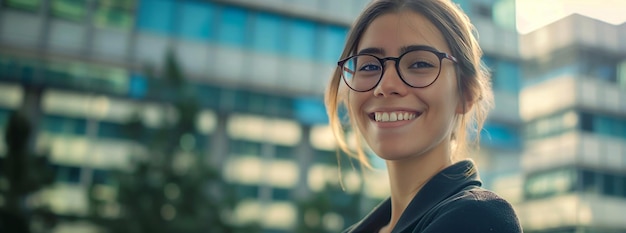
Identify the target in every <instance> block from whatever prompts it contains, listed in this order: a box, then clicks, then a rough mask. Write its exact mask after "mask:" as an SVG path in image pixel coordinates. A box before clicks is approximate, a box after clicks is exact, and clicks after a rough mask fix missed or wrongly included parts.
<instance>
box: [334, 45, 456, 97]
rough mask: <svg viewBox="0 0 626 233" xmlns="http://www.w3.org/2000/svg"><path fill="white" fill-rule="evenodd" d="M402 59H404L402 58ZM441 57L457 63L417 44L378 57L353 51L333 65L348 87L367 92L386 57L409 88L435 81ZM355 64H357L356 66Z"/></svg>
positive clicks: (379, 79)
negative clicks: (396, 52) (393, 62)
mask: <svg viewBox="0 0 626 233" xmlns="http://www.w3.org/2000/svg"><path fill="white" fill-rule="evenodd" d="M433 55H434V56H433ZM403 58H405V59H404V60H402V59H403ZM444 58H446V59H449V60H450V61H452V62H454V63H457V59H456V58H455V57H454V56H452V55H449V54H447V53H443V52H439V51H437V50H436V49H434V48H431V47H428V46H417V47H416V48H413V49H410V50H408V51H406V52H404V53H402V54H401V55H400V56H399V57H385V58H379V57H377V56H374V55H372V54H357V55H353V56H350V57H347V58H345V59H343V60H340V61H338V62H337V65H338V66H339V68H340V69H341V78H342V79H343V81H344V83H346V85H348V87H349V88H350V89H352V90H354V91H357V92H367V91H371V90H373V89H374V88H376V86H378V84H379V83H380V81H381V80H382V78H383V75H384V74H385V63H386V62H387V61H389V60H391V61H395V68H396V72H397V73H398V77H400V79H401V80H402V82H404V84H406V85H407V86H409V87H413V88H424V87H428V86H430V85H432V84H433V83H435V81H437V79H438V78H439V74H440V73H441V66H442V63H443V62H442V60H443V59H444ZM359 60H361V61H360V63H359ZM407 60H408V63H407ZM357 64H358V65H359V66H361V67H360V68H358V69H357V67H356V66H357ZM401 65H402V66H401ZM350 66H355V67H350ZM435 73H436V74H435ZM403 74H404V75H403ZM376 78H377V79H376ZM357 82H358V83H357Z"/></svg>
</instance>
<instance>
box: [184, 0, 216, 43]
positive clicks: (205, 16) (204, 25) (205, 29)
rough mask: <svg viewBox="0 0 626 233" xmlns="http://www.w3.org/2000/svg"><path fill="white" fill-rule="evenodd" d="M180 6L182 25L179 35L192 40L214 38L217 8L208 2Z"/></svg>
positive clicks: (187, 3) (186, 3)
mask: <svg viewBox="0 0 626 233" xmlns="http://www.w3.org/2000/svg"><path fill="white" fill-rule="evenodd" d="M179 4H180V8H179V10H180V12H181V13H180V25H178V34H179V35H180V36H181V37H184V38H190V39H210V38H211V37H212V32H213V31H214V29H213V24H214V22H213V21H214V19H213V18H214V15H215V10H214V9H215V6H213V5H212V4H210V3H206V2H191V1H190V2H187V1H183V2H181V3H179Z"/></svg>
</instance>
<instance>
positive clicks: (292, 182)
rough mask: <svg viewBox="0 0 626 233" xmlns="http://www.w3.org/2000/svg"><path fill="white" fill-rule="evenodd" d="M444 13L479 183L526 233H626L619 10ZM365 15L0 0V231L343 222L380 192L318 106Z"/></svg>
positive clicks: (292, 2)
mask: <svg viewBox="0 0 626 233" xmlns="http://www.w3.org/2000/svg"><path fill="white" fill-rule="evenodd" d="M454 2H456V3H458V4H459V5H460V6H461V7H462V8H463V9H464V10H465V11H466V13H467V14H468V15H469V16H470V18H471V19H472V22H473V23H474V24H475V26H476V28H477V30H478V32H479V34H480V44H481V46H482V48H483V50H484V52H485V57H484V63H485V64H486V65H487V66H488V67H489V68H490V69H491V70H492V72H493V89H494V92H495V98H496V108H495V109H494V110H493V111H492V113H491V115H490V117H489V119H488V122H487V124H486V126H485V130H484V131H483V132H482V142H481V150H480V152H475V153H473V155H472V156H471V157H472V158H473V159H474V160H475V161H477V163H478V165H479V170H480V172H481V177H482V179H483V181H484V186H486V187H487V188H489V189H491V190H494V191H495V192H497V193H498V194H500V195H501V196H503V197H504V198H506V199H507V200H509V201H510V202H511V203H512V204H513V205H514V207H515V209H516V211H517V212H518V214H519V217H520V221H521V223H522V225H523V227H524V229H525V232H536V233H548V232H550V233H556V232H559V233H566V232H567V233H569V232H572V233H574V232H576V233H581V232H595V233H613V232H626V221H624V220H625V219H626V218H625V217H624V216H625V215H624V213H626V143H625V142H626V91H625V90H626V43H625V41H626V24H625V23H623V22H624V21H625V20H626V18H624V17H623V15H624V14H623V9H626V4H625V3H626V2H625V1H620V0H613V1H611V0H605V1H577V0H561V1H556V0H555V1H538V0H517V1H516V0H454ZM367 3H368V0H337V1H332V0H212V1H211V0H0V129H1V132H2V133H1V134H0V138H2V140H1V142H0V210H1V212H0V214H1V215H0V216H1V218H0V232H55V233H56V232H63V233H65V232H68V233H71V232H262V233H286V232H339V231H341V229H343V228H345V227H347V226H349V225H351V224H353V223H355V222H356V221H358V220H359V219H360V218H361V217H363V216H364V215H365V214H366V213H367V212H368V211H369V210H371V208H372V207H373V206H375V205H376V204H377V203H378V202H380V201H381V200H383V199H384V198H386V196H387V195H388V191H387V190H388V183H387V176H386V172H385V168H384V164H383V162H382V161H380V160H377V159H376V157H375V156H372V159H373V164H374V167H375V169H374V170H362V169H360V167H359V165H358V164H357V163H354V161H351V160H350V159H348V158H347V157H345V156H343V155H341V156H339V160H338V153H337V148H336V145H335V143H334V139H333V136H332V133H331V131H330V129H329V128H328V126H327V117H326V113H325V110H324V105H323V90H324V88H325V86H326V82H327V81H328V79H329V77H330V74H331V72H332V70H333V68H334V66H335V65H336V61H337V60H339V55H340V52H341V50H342V47H343V43H344V39H345V36H346V34H347V31H348V28H349V25H350V24H351V23H352V21H353V20H354V19H355V17H356V15H357V14H358V13H359V12H360V11H361V10H362V9H363V7H364V6H365V5H366V4H367ZM620 9H621V10H620ZM620 16H622V18H620ZM340 181H341V182H340Z"/></svg>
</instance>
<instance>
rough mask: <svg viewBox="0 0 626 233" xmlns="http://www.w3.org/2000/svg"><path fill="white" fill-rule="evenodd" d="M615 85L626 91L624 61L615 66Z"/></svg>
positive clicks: (625, 62) (625, 66)
mask: <svg viewBox="0 0 626 233" xmlns="http://www.w3.org/2000/svg"><path fill="white" fill-rule="evenodd" d="M617 83H618V84H619V86H620V87H621V88H622V89H626V60H622V61H621V62H620V63H619V64H618V65H617Z"/></svg>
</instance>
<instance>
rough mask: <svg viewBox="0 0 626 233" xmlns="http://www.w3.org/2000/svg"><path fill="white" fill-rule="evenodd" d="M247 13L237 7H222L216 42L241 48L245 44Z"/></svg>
mask: <svg viewBox="0 0 626 233" xmlns="http://www.w3.org/2000/svg"><path fill="white" fill-rule="evenodd" d="M246 13H247V12H246V11H245V10H244V9H241V8H237V7H224V8H223V9H222V12H221V14H220V17H219V18H220V19H219V22H220V23H219V28H218V33H217V40H218V42H219V43H221V44H225V45H234V46H243V45H245V43H246V31H247V14H246Z"/></svg>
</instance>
